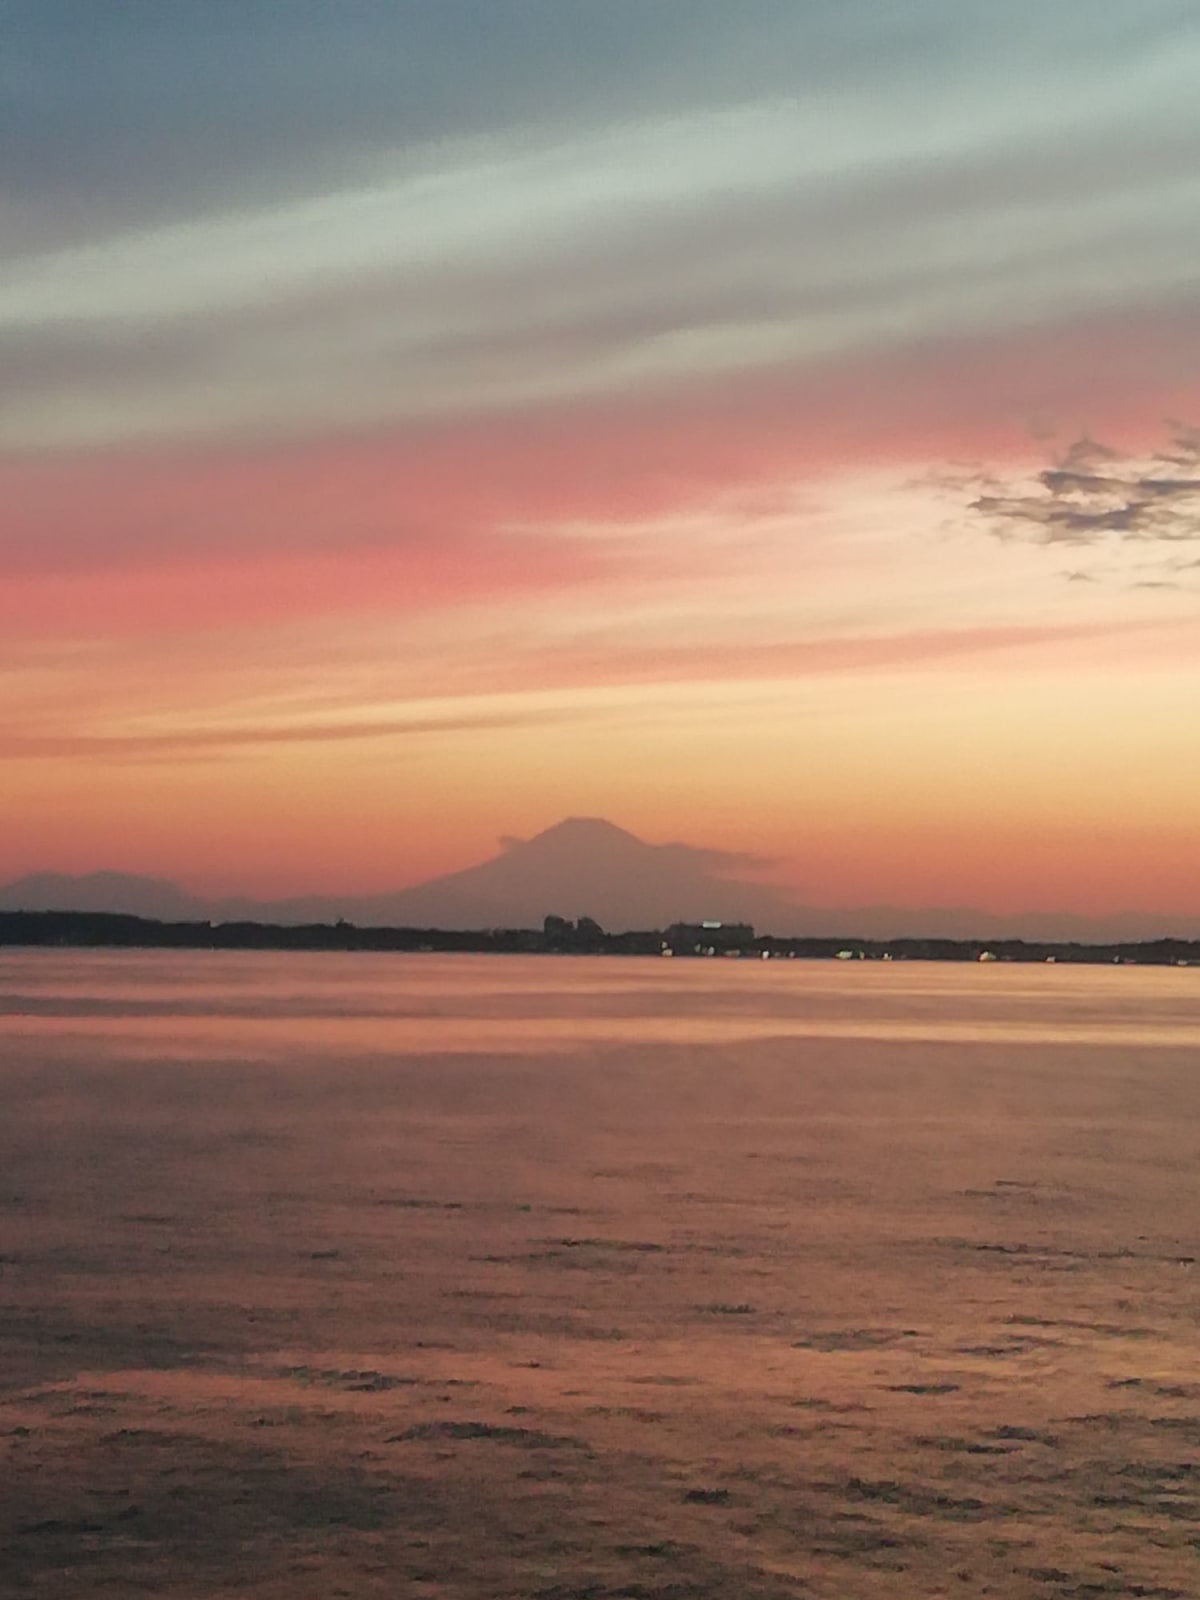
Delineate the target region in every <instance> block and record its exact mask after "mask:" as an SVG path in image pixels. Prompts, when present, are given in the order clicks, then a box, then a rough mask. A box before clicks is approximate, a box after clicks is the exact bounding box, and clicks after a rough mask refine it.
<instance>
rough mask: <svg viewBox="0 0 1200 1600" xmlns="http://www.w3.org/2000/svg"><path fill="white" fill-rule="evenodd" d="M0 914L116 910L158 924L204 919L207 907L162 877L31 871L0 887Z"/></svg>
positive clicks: (115, 873) (120, 873) (108, 873)
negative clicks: (148, 918) (25, 875)
mask: <svg viewBox="0 0 1200 1600" xmlns="http://www.w3.org/2000/svg"><path fill="white" fill-rule="evenodd" d="M0 911H118V912H122V913H124V914H125V915H127V916H133V917H152V918H154V919H155V920H156V921H159V922H186V921H189V920H192V919H195V918H197V917H207V916H208V914H209V913H208V911H207V909H206V908H205V903H204V902H203V901H202V900H198V899H197V898H196V897H195V896H194V895H190V894H187V893H186V892H185V891H184V890H183V889H180V888H177V887H176V885H175V884H173V883H168V882H167V881H166V879H165V878H142V877H137V876H135V875H133V874H131V873H127V872H89V873H87V874H85V875H84V876H82V877H73V876H71V875H70V874H69V873H65V872H31V873H30V874H29V875H28V877H24V878H17V879H16V880H15V882H13V883H6V884H4V885H3V887H0Z"/></svg>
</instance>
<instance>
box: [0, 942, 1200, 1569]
mask: <svg viewBox="0 0 1200 1600" xmlns="http://www.w3.org/2000/svg"><path fill="white" fill-rule="evenodd" d="M1198 1173H1200V970H1197V969H1191V968H1187V969H1158V968H1135V967H1120V968H1096V967H1089V968H1071V967H1067V966H1065V965H1058V966H1008V965H1003V964H999V963H996V964H991V965H963V966H950V965H927V964H917V963H903V964H902V963H888V964H882V963H881V964H874V963H857V962H840V963H839V962H824V963H803V962H798V961H796V962H749V961H732V960H720V959H718V960H711V961H682V960H674V961H662V960H659V961H649V960H614V959H601V958H597V959H569V958H564V959H555V958H540V959H528V958H503V957H458V956H455V957H443V956H439V955H396V956H392V955H357V954H328V955H303V956H297V955H276V954H251V955H231V954H216V953H209V954H168V953H162V952H147V953H142V952H137V951H122V952H104V953H85V952H76V951H42V952H33V951H20V950H4V951H0V1594H3V1595H5V1596H7V1595H8V1594H10V1593H11V1594H12V1595H14V1596H21V1597H26V1596H28V1597H31V1600H41V1597H46V1600H50V1597H51V1596H53V1597H55V1600H57V1597H58V1596H61V1595H69V1596H71V1597H72V1600H90V1597H92V1596H96V1597H99V1596H101V1595H114V1594H116V1595H126V1594H155V1595H163V1596H167V1597H175V1600H196V1597H197V1596H201V1595H204V1596H208V1595H214V1596H215V1595H231V1594H235V1593H236V1594H237V1595H239V1596H245V1597H251V1600H328V1597H329V1596H332V1595H343V1596H347V1597H351V1600H358V1597H360V1596H362V1597H366V1596H380V1597H382V1596H385V1595H386V1596H393V1595H405V1596H413V1597H427V1600H600V1597H603V1600H617V1597H620V1596H640V1597H643V1600H684V1597H686V1600H729V1597H730V1596H735V1595H736V1596H738V1597H739V1600H796V1597H797V1596H800V1595H802V1596H805V1597H815V1600H848V1597H850V1596H853V1597H854V1600H895V1597H909V1596H914V1597H915V1596H918V1595H920V1596H933V1595H947V1594H956V1595H959V1594H961V1595H964V1596H969V1595H977V1594H989V1595H992V1596H995V1597H999V1600H1031V1597H1034V1596H1037V1597H1043V1596H1045V1597H1054V1596H1061V1597H1067V1596H1080V1595H1114V1596H1115V1595H1124V1596H1133V1595H1159V1596H1163V1597H1164V1600H1165V1597H1168V1596H1171V1597H1178V1600H1183V1597H1184V1596H1188V1595H1194V1594H1197V1593H1200V1586H1198V1582H1197V1580H1198V1568H1197V1552H1196V1546H1195V1538H1196V1527H1197V1519H1198V1518H1200V1468H1198V1467H1197V1465H1196V1463H1197V1462H1198V1461H1200V1340H1198V1336H1197V1328H1200V1266H1198V1262H1200V1182H1197V1174H1198ZM6 1585H7V1587H6Z"/></svg>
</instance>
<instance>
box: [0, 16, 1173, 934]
mask: <svg viewBox="0 0 1200 1600" xmlns="http://www.w3.org/2000/svg"><path fill="white" fill-rule="evenodd" d="M1198 81H1200V11H1198V10H1197V7H1196V6H1195V4H1194V0H1056V3H1055V4H1054V5H1050V6H1048V5H1046V4H1045V3H1044V0H1037V3H1032V0H1009V3H1008V4H1006V5H1004V6H995V5H992V4H985V3H983V0H906V3H905V4H904V5H890V6H889V5H884V4H880V3H879V0H741V3H739V4H738V5H737V6H731V5H729V4H728V3H727V0H654V3H653V4H646V3H645V0H505V3H504V4H502V5H501V4H496V3H495V0H436V3H429V0H339V3H338V4H337V5H330V4H328V3H327V0H289V3H288V4H287V5H282V4H278V3H276V0H173V3H172V4H170V5H163V4H162V3H161V0H123V3H122V4H121V5H120V6H101V5H96V4H95V0H0V148H2V149H3V152H4V155H3V163H2V165H0V772H2V774H3V782H2V783H0V880H3V879H5V878H8V877H13V876H16V875H18V874H21V873H24V872H30V871H35V870H43V869H52V870H58V871H65V872H85V871H91V870H95V869H97V868H112V869H120V870H125V871H133V872H146V873H153V874H159V875H162V876H166V877H170V878H173V879H174V880H176V881H178V882H180V883H182V884H185V885H186V886H188V887H189V888H192V889H194V890H197V891H198V892H201V893H208V894H222V893H234V892H242V893H249V894H256V895H285V894H292V893H300V892H335V891H344V892H355V893H365V892H370V891H372V890H377V889H385V888H394V887H400V886H403V885H405V884H409V883H415V882H417V881H420V880H422V879H424V878H427V877H430V876H433V875H435V874H437V873H441V872H445V871H449V870H453V869H455V868H458V867H462V866H466V865H468V864H470V863H471V862H473V861H478V860H481V859H483V858H485V857H486V856H488V855H490V854H491V853H492V852H493V850H494V848H495V844H496V840H497V837H498V836H500V835H506V836H515V837H528V836H529V835H531V834H533V833H535V832H537V831H538V830H539V829H541V828H544V827H546V826H548V825H550V824H551V823H553V822H555V821H556V820H557V819H558V818H560V817H563V816H569V815H589V816H604V817H607V818H610V819H611V820H612V821H614V822H616V823H618V824H619V825H621V826H622V827H625V828H628V829H630V830H632V831H633V832H635V833H637V834H638V835H639V836H641V837H643V838H646V839H649V840H652V841H655V842H665V841H668V840H682V841H685V842H687V843H690V844H696V845H702V846H705V847H711V848H713V849H717V850H724V851H730V852H734V853H737V854H750V855H753V856H754V857H755V858H756V859H759V860H761V861H762V862H763V863H764V865H763V866H762V867H761V868H760V869H759V873H760V876H762V877H763V878H764V880H767V881H770V882H772V883H775V884H777V885H779V886H781V887H782V888H784V889H785V890H786V891H787V892H788V893H789V894H791V895H793V896H794V897H795V898H796V899H797V900H799V901H802V902H804V903H813V904H819V905H831V906H854V905H864V904H883V903H887V904H895V905H901V906H912V907H922V906H949V905H970V906H978V907H980V908H983V909H987V910H991V911H999V912H1019V911H1025V910H1030V911H1036V910H1057V911H1072V912H1080V913H1084V914H1088V915H1103V914H1105V913H1108V912H1114V911H1117V910H1120V909H1139V910H1145V911H1151V912H1156V913H1163V914H1170V915H1179V916H1190V915H1193V914H1194V915H1196V916H1197V917H1200V830H1198V829H1197V827H1196V821H1195V801H1194V796H1195V789H1196V774H1197V773H1198V772H1200V733H1198V731H1197V730H1200V434H1198V433H1197V431H1196V430H1197V427H1200V274H1198V273H1197V270H1196V263H1197V262H1198V261H1200V96H1197V95H1196V93H1195V86H1196V83H1197V82H1198ZM1189 775H1190V776H1189Z"/></svg>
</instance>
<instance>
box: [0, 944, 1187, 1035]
mask: <svg viewBox="0 0 1200 1600" xmlns="http://www.w3.org/2000/svg"><path fill="white" fill-rule="evenodd" d="M0 1018H2V1019H3V1021H2V1022H0V1029H2V1034H3V1037H4V1038H6V1039H8V1040H10V1041H16V1040H26V1041H33V1040H37V1039H45V1040H48V1039H58V1040H64V1039H75V1040H81V1039H86V1040H87V1041H89V1042H90V1045H91V1047H92V1048H93V1049H96V1050H101V1049H102V1050H104V1051H105V1052H114V1053H125V1052H128V1053H130V1054H131V1055H135V1056H139V1057H140V1056H144V1055H145V1054H147V1053H150V1054H153V1055H155V1056H160V1057H164V1058H171V1059H176V1058H188V1057H190V1056H193V1055H200V1056H207V1055H210V1054H212V1053H213V1052H216V1053H217V1054H220V1055H226V1054H234V1055H248V1056H254V1057H271V1058H272V1059H278V1060H283V1061H286V1060H287V1059H289V1058H291V1057H293V1056H294V1055H295V1054H296V1053H297V1052H300V1053H303V1054H305V1055H307V1054H311V1053H314V1052H315V1053H319V1052H321V1051H324V1050H329V1051H334V1052H337V1054H338V1055H339V1056H341V1057H344V1056H345V1055H346V1054H357V1053H365V1054H370V1055H376V1054H378V1053H380V1052H383V1053H386V1052H389V1051H398V1052H402V1053H403V1052H410V1051H420V1052H430V1051H433V1052H439V1053H440V1052H446V1051H452V1052H453V1051H462V1050H478V1049H485V1050H488V1051H500V1052H505V1053H513V1052H517V1053H520V1052H525V1051H531V1050H546V1049H559V1048H561V1047H563V1046H569V1045H571V1044H572V1043H578V1044H593V1043H602V1042H604V1041H620V1042H623V1043H626V1044H628V1043H637V1042H643V1043H645V1044H647V1045H653V1044H655V1043H660V1042H672V1041H674V1042H685V1041H686V1042H693V1043H702V1042H705V1041H710V1042H730V1041H736V1040H738V1039H761V1038H828V1039H834V1038H847V1039H856V1038H861V1039H877V1040H880V1039H896V1040H901V1039H903V1040H922V1039H926V1040H931V1041H932V1040H941V1041H947V1040H948V1041H959V1042H962V1043H970V1042H976V1041H992V1042H1003V1041H1008V1042H1011V1043H1014V1044H1029V1045H1032V1044H1037V1043H1072V1044H1088V1043H1094V1044H1113V1043H1129V1044H1136V1043H1141V1044H1164V1045H1166V1044H1175V1045H1200V969H1191V968H1184V969H1180V968H1161V967H1134V966H1121V967H1094V966H1089V967H1073V966H1068V965H1064V964H1059V965H1017V964H1012V965H1008V964H1002V963H996V964H982V965H979V964H975V963H963V964H948V963H925V962H888V963H884V962H836V963H835V962H825V961H822V962H807V961H771V962H764V961H746V960H743V961H735V960H722V959H716V960H707V961H705V960H699V961H685V960H676V961H664V960H644V959H613V958H570V957H564V958H554V957H521V956H513V957H497V956H459V955H455V956H443V955H435V954H428V955H426V954H421V955H409V954H405V955H369V954H357V953H323V954H312V955H309V954H303V955H297V954H291V953H283V954H280V953H257V952H255V953H240V952H239V953H225V952H212V953H209V952H202V953H193V952H187V953H177V952H165V951H104V952H87V951H75V950H71V951H54V952H44V951H20V950H5V951H0Z"/></svg>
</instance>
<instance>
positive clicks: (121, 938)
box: [0, 911, 1200, 966]
mask: <svg viewBox="0 0 1200 1600" xmlns="http://www.w3.org/2000/svg"><path fill="white" fill-rule="evenodd" d="M0 945H26V946H41V947H45V946H59V945H61V946H75V947H81V948H105V949H110V948H138V949H166V950H395V951H413V952H420V951H443V952H455V951H461V952H467V951H476V952H480V953H491V954H496V955H612V956H622V955H625V956H646V955H653V956H661V955H664V954H668V953H669V954H671V955H674V956H682V957H693V958H694V957H701V958H703V957H706V956H725V957H729V956H733V957H742V958H747V959H760V960H761V959H763V958H764V957H768V958H772V959H777V960H832V959H834V958H838V957H840V958H841V959H843V960H847V959H860V960H865V961H979V960H980V959H985V960H989V959H990V960H996V961H1042V962H1046V961H1061V962H1074V963H1080V962H1086V963H1092V964H1096V963H1105V962H1107V963H1110V964H1112V963H1130V964H1137V965H1143V966H1192V965H1196V966H1200V939H1190V940H1189V939H1152V940H1143V941H1122V942H1119V943H1110V944H1079V943H1056V942H1054V941H1052V940H1026V939H1000V940H982V939H847V938H846V937H844V936H842V937H840V938H801V939H786V938H777V937H775V936H774V935H771V934H761V935H756V934H755V932H754V929H753V928H752V927H750V926H749V925H748V924H745V923H725V924H720V923H686V922H677V923H672V924H671V925H670V926H669V927H667V928H665V929H649V930H633V931H630V932H626V933H607V932H605V930H604V929H603V928H602V927H601V926H600V924H599V923H598V922H596V921H594V920H593V918H591V917H580V918H578V919H577V920H576V921H574V922H572V921H569V920H568V919H567V918H565V917H560V916H548V917H546V919H545V921H544V922H543V924H542V926H541V927H540V928H483V929H476V930H473V931H460V930H455V929H446V928H360V927H356V926H355V925H354V924H353V923H349V922H337V923H310V924H307V925H305V926H302V927H280V926H277V925H275V924H273V923H266V922H215V923H214V922H156V921H153V920H151V919H150V918H147V917H135V916H123V915H120V914H117V913H111V912H88V911H0Z"/></svg>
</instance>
